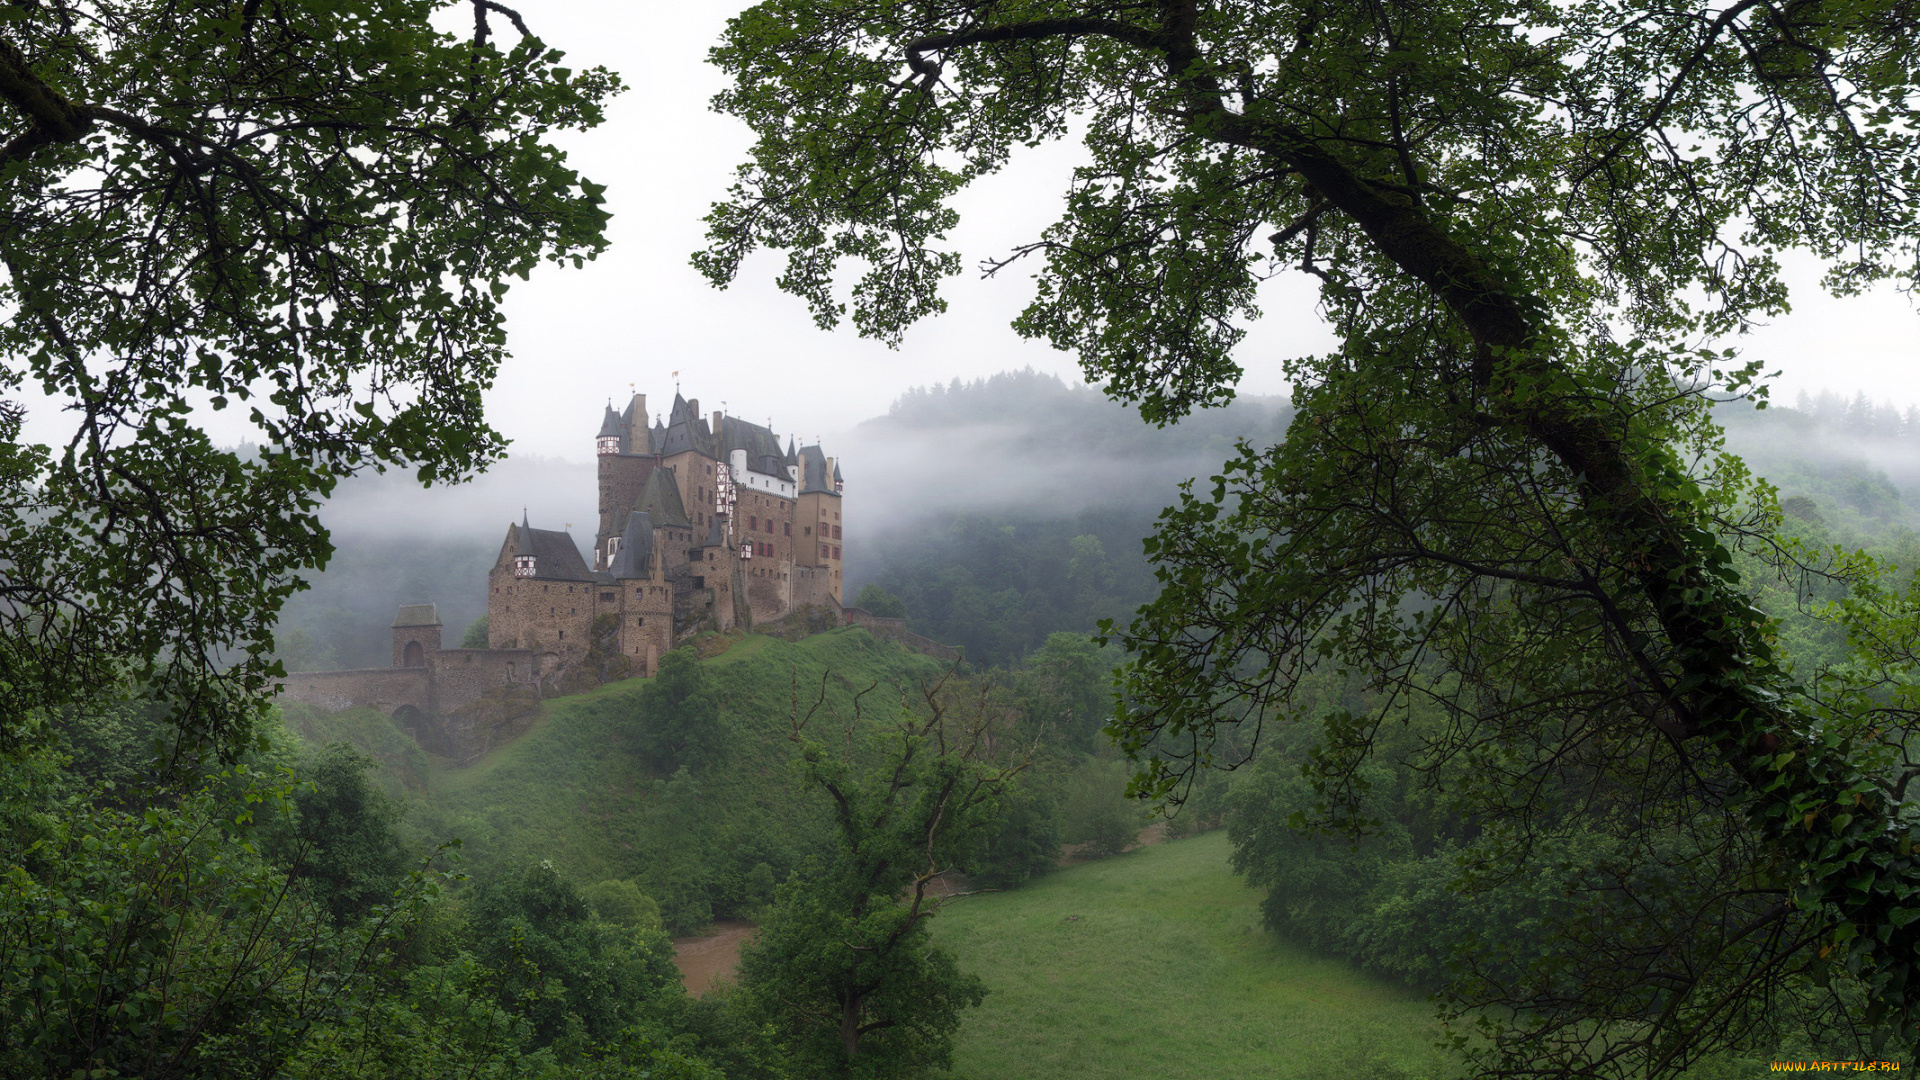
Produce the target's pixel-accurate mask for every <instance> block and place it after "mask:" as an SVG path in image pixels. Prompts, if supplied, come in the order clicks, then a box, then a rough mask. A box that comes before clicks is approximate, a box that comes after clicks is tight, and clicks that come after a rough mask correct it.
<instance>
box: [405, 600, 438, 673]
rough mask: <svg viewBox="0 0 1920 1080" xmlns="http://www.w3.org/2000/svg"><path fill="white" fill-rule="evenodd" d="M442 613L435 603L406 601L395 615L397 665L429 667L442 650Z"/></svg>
mask: <svg viewBox="0 0 1920 1080" xmlns="http://www.w3.org/2000/svg"><path fill="white" fill-rule="evenodd" d="M440 630H441V625H440V612H439V609H438V608H437V607H435V606H434V605H433V604H403V605H401V607H400V613H399V614H397V615H395V616H394V617H393V666H394V667H426V666H427V662H428V660H429V659H430V658H431V657H432V656H433V655H434V654H435V653H437V652H439V651H440Z"/></svg>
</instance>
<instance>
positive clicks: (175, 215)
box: [0, 0, 617, 742]
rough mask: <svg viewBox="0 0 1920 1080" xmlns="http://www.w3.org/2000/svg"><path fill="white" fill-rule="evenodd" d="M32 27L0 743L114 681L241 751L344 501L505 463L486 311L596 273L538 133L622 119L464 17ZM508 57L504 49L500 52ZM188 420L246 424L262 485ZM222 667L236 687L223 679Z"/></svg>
mask: <svg viewBox="0 0 1920 1080" xmlns="http://www.w3.org/2000/svg"><path fill="white" fill-rule="evenodd" d="M443 6H444V5H442V4H439V3H435V2H431V0H345V2H339V3H335V2H325V3H321V2H313V0H250V2H248V3H246V4H243V5H238V6H235V5H231V4H224V3H209V2H204V0H194V2H189V3H165V4H162V3H152V2H149V0H47V2H44V3H31V4H11V5H7V6H6V7H5V8H4V9H0V99H4V101H5V103H6V110H5V113H4V116H5V120H4V121H0V123H4V125H5V134H4V135H0V139H3V140H4V142H3V143H0V200H4V207H5V214H4V217H0V394H8V393H19V392H21V391H29V390H30V391H32V392H37V394H38V395H40V396H41V397H42V398H43V399H45V401H46V402H47V406H46V407H47V408H50V409H59V410H64V412H65V413H66V414H68V415H70V416H71V417H72V418H73V421H74V424H73V434H72V436H71V437H70V438H69V439H67V440H66V441H65V442H64V444H62V445H55V446H42V445H22V444H21V442H20V441H19V438H20V435H21V431H22V427H21V425H22V422H23V420H24V418H25V412H26V410H25V407H24V406H22V405H21V404H19V403H18V402H8V401H3V400H0V535H4V536H5V537H6V540H5V546H4V559H5V563H6V569H5V570H4V572H0V613H4V614H0V669H3V670H5V671H6V673H7V674H6V676H5V679H4V682H0V696H3V698H4V700H3V702H0V711H3V713H4V716H5V719H4V720H0V740H3V741H7V742H11V741H13V740H14V739H15V738H16V737H17V736H18V735H19V733H20V726H19V725H20V720H19V718H20V717H21V716H23V715H24V714H25V713H26V712H27V711H28V710H31V709H33V708H36V707H41V706H47V705H57V704H61V703H63V702H66V701H70V700H73V697H74V695H75V694H77V693H83V692H84V693H91V692H93V691H95V690H97V688H98V687H99V686H101V685H102V684H104V683H111V682H114V681H116V680H117V679H120V678H122V677H129V676H130V677H131V678H133V679H134V680H136V681H137V682H138V683H139V684H141V687H142V689H143V691H144V692H145V693H146V694H148V695H150V696H151V697H153V698H155V699H156V700H159V701H162V702H164V703H165V704H167V705H170V706H172V707H174V709H175V711H176V717H177V720H178V722H179V723H181V724H182V725H183V726H185V727H187V728H188V729H189V730H190V731H192V732H193V733H194V734H196V735H198V736H202V737H212V738H220V737H225V736H230V735H232V734H234V733H236V732H241V731H244V730H246V728H247V726H248V724H249V723H250V720H251V717H252V715H253V710H254V709H255V708H256V704H255V700H256V696H257V692H258V691H259V690H261V689H262V688H263V687H264V685H265V683H266V680H267V678H268V677H269V675H270V674H271V671H272V668H273V663H272V660H271V631H272V626H273V619H274V615H275V612H276V611H277V610H278V608H279V605H280V603H281V602H282V601H283V600H284V599H285V598H286V597H287V596H288V595H289V593H291V592H292V591H293V590H294V589H295V588H297V587H298V586H297V579H298V575H299V574H300V573H301V572H302V571H305V570H310V569H312V568H316V567H319V566H323V565H324V564H325V562H326V559H327V557H328V555H329V553H330V550H331V549H330V546H329V544H328V542H327V538H326V534H325V532H324V531H323V530H322V529H321V528H320V527H319V525H318V522H317V520H316V519H315V517H314V509H315V506H316V503H317V500H318V499H319V498H320V497H321V496H324V495H325V494H326V493H327V492H328V491H329V490H330V489H331V487H332V485H333V484H334V482H335V481H336V480H337V479H338V478H339V477H341V476H344V475H347V474H349V473H352V472H355V471H359V470H361V469H365V468H368V467H386V466H389V465H392V466H418V468H419V474H420V477H421V479H422V480H425V481H429V482H431V481H435V480H453V479H458V478H460V477H462V476H464V475H466V474H468V473H471V472H472V471H474V470H476V469H479V468H482V467H484V466H485V465H486V463H487V462H488V461H490V460H492V459H493V458H495V457H497V456H498V455H499V453H500V449H501V446H502V442H501V439H500V437H499V436H498V434H497V433H495V432H494V431H493V430H492V429H491V428H489V427H488V426H487V425H486V423H485V421H484V420H483V419H482V418H481V415H480V393H481V391H482V390H484V389H485V388H486V387H487V386H488V385H489V384H490V383H491V381H492V378H493V374H494V372H495V370H496V369H497V368H498V366H499V364H500V361H501V359H502V357H503V356H504V336H503V333H502V327H501V315H500V307H499V305H500V300H501V297H502V296H503V295H504V294H505V292H506V290H507V281H506V279H507V278H509V277H510V276H520V277H524V276H526V275H527V274H528V273H529V272H530V271H531V270H532V269H533V268H534V267H535V266H536V265H538V264H539V263H540V262H541V261H542V260H548V259H551V260H556V261H558V260H565V261H569V262H572V263H574V264H576V265H577V264H578V263H579V262H581V261H582V260H583V259H585V258H590V257H592V256H593V255H594V254H595V253H596V252H597V251H598V250H599V249H600V247H601V246H602V245H603V242H604V241H603V239H602V235H601V234H602V228H603V226H604V224H605V221H606V213H605V212H604V211H603V210H601V209H600V206H599V203H600V199H599V191H600V188H599V187H598V186H596V185H594V184H591V183H589V182H588V181H586V180H584V179H582V178H580V177H579V176H577V175H576V174H575V173H574V172H573V171H572V170H571V169H569V168H567V167H566V165H565V163H564V160H563V155H562V154H561V153H560V152H559V151H558V150H556V149H554V148H553V147H552V146H551V145H550V144H549V143H548V141H547V136H548V135H549V133H551V132H552V131H555V130H558V129H567V128H586V127H591V126H593V125H594V124H596V123H598V122H599V120H600V116H601V114H600V106H601V102H602V101H603V100H604V99H605V98H606V97H607V96H608V95H609V94H610V93H612V92H613V91H614V90H616V89H617V83H616V81H615V80H614V79H613V78H612V77H611V76H610V75H608V74H607V73H606V72H604V71H599V70H594V71H584V72H576V71H570V70H568V69H567V68H565V67H562V66H560V54H559V53H558V52H556V51H554V50H551V49H548V48H547V47H546V46H545V45H543V44H542V43H541V42H540V41H539V40H538V39H536V38H534V37H532V36H530V35H528V34H527V32H526V29H525V27H524V26H523V25H521V23H520V19H519V16H517V15H515V14H513V13H512V12H511V11H509V10H508V9H506V8H503V7H501V6H500V5H498V4H495V3H490V2H486V0H475V2H473V3H472V4H471V5H470V7H471V11H472V15H473V26H474V30H473V33H472V35H471V37H470V38H469V39H468V40H464V41H462V40H458V39H456V38H454V37H451V36H449V35H447V34H444V33H442V32H440V31H438V30H436V29H434V28H433V26H432V25H431V24H430V19H431V17H432V16H433V15H434V13H435V12H436V10H438V9H440V8H442V7H443ZM501 21H504V22H511V23H513V24H514V27H515V29H517V30H518V31H519V40H518V41H517V43H515V44H513V45H511V46H510V47H504V48H503V47H502V46H501V45H499V44H497V43H496V42H495V40H494V36H493V26H494V23H495V22H501ZM196 409H212V410H216V411H217V410H224V409H235V410H244V411H245V413H246V415H247V417H248V418H249V420H250V422H251V426H252V429H253V431H254V432H255V433H256V435H255V437H256V438H257V440H258V444H259V445H258V450H257V452H255V453H253V454H250V455H243V454H240V453H236V452H232V451H228V450H222V449H218V448H216V447H215V446H214V445H213V444H212V442H211V441H210V440H209V439H208V437H207V436H206V435H205V433H204V432H202V431H201V430H199V429H198V428H196V427H195V426H193V424H192V423H191V422H190V418H191V416H192V414H193V412H194V411H195V410H196ZM236 660H237V662H235V661H236Z"/></svg>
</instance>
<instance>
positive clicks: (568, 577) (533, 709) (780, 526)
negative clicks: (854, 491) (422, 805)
mask: <svg viewBox="0 0 1920 1080" xmlns="http://www.w3.org/2000/svg"><path fill="white" fill-rule="evenodd" d="M594 450H595V453H596V456H597V458H598V460H599V488H600V504H599V505H600V523H599V528H598V530H597V531H596V532H595V534H594V542H593V551H592V564H591V565H589V564H588V561H587V558H586V557H583V556H582V555H581V553H580V547H579V545H578V544H576V543H575V542H574V538H573V534H572V533H570V532H567V531H564V530H553V529H536V528H534V527H533V525H532V523H531V522H530V521H528V520H527V516H526V514H525V512H524V511H523V512H522V514H521V520H520V523H519V524H517V525H509V526H507V536H506V540H505V541H504V542H503V543H502V544H501V545H500V555H499V557H498V558H496V559H495V560H494V564H493V569H492V570H491V571H489V573H488V575H487V645H488V647H487V648H484V649H466V648H461V649H447V648H442V647H441V642H440V637H441V631H442V630H443V629H444V627H443V625H442V624H441V622H440V616H439V610H438V608H437V607H436V606H435V605H433V604H404V605H402V606H401V607H400V610H399V613H398V615H397V616H396V617H395V618H394V621H393V626H392V631H393V666H392V667H386V668H362V669H357V670H349V671H306V672H299V673H296V674H291V675H287V676H285V677H284V678H282V679H280V680H278V682H279V694H280V697H282V698H283V699H285V700H288V701H299V702H304V703H306V704H309V705H313V706H316V707H319V708H321V709H327V710H336V709H345V708H350V707H355V706H362V707H367V708H373V709H378V710H380V711H381V712H384V713H386V714H387V715H389V716H391V717H393V718H394V719H395V720H396V721H398V722H399V723H400V725H401V727H402V728H403V729H405V730H406V731H407V732H408V733H409V734H411V735H412V736H413V737H414V738H415V739H416V740H417V741H418V742H419V744H420V746H421V747H423V748H424V749H427V750H429V751H431V752H433V753H436V754H440V755H442V756H445V757H448V758H451V759H452V760H454V761H455V762H456V763H459V764H465V763H468V762H471V761H474V760H477V759H478V758H479V757H480V756H481V755H482V754H484V753H486V751H487V750H488V749H490V748H492V747H495V746H499V745H502V744H504V743H506V742H510V741H511V740H513V739H514V738H516V737H517V736H518V735H519V734H520V733H521V732H523V731H525V730H526V729H527V727H528V725H530V724H531V723H532V722H533V717H534V716H535V714H536V713H537V712H538V710H539V705H540V700H541V699H542V698H545V697H551V696H553V695H556V694H566V693H571V692H573V691H576V690H582V689H586V688H587V687H590V686H593V685H595V684H597V683H600V682H605V681H607V680H610V679H619V678H625V677H628V676H634V675H641V676H645V675H651V674H653V673H654V672H655V671H657V670H659V665H660V657H661V656H662V655H663V654H665V653H666V652H667V651H668V650H670V649H672V648H673V647H674V646H675V645H677V644H679V643H680V642H681V641H682V639H684V638H685V637H686V636H687V635H689V634H692V633H696V632H698V631H701V630H704V629H711V630H732V629H736V628H737V629H752V628H753V627H754V626H755V625H756V624H763V623H768V622H773V621H777V620H780V619H782V618H783V617H785V616H787V615H790V614H794V615H797V616H800V615H803V616H804V617H800V618H797V619H796V620H790V621H789V625H788V626H787V628H786V630H787V632H797V633H802V634H804V633H808V632H811V631H812V630H815V629H820V628H822V627H831V626H839V625H855V626H860V627H864V628H865V629H867V630H868V631H869V632H871V633H872V634H874V635H875V636H877V637H883V638H887V639H890V640H893V641H897V642H899V643H900V644H903V645H905V646H907V647H908V648H911V649H916V650H918V651H920V652H923V653H926V654H928V655H931V656H936V657H939V658H940V659H942V660H947V661H955V662H957V661H958V660H959V656H960V654H959V652H958V651H957V650H955V649H953V648H950V647H948V646H945V645H942V644H940V643H939V642H935V641H929V640H928V639H926V638H923V637H921V636H919V635H918V634H914V633H912V632H911V631H909V630H908V629H907V628H906V621H905V620H904V619H897V618H882V617H878V616H875V615H873V614H871V613H869V612H865V611H861V610H860V609H858V608H849V607H845V606H844V605H843V604H842V603H841V591H840V590H841V566H842V559H841V544H842V542H843V540H844V533H843V529H844V526H843V524H842V522H841V512H842V511H841V502H842V489H843V488H844V486H845V484H844V481H843V480H842V478H841V475H840V466H839V464H838V463H837V462H836V461H835V460H834V459H833V458H830V457H827V456H826V455H825V454H824V453H823V452H822V451H821V449H820V447H818V446H804V447H800V448H798V449H795V447H794V444H793V441H792V440H791V439H789V440H788V442H787V446H786V449H785V451H782V450H781V448H780V442H779V440H778V439H777V438H776V437H775V436H774V434H773V431H772V430H771V429H770V428H765V427H761V426H760V425H758V424H751V423H748V422H746V421H744V420H739V419H737V418H735V417H731V416H727V415H726V414H724V413H721V412H715V413H714V414H713V415H712V418H711V420H706V419H702V418H701V416H700V402H699V401H698V400H697V399H696V400H693V401H687V400H684V399H682V398H681V397H680V395H679V393H678V392H677V391H676V392H675V394H674V396H673V410H672V412H671V414H670V415H669V418H668V420H667V422H666V423H659V422H658V421H656V422H655V423H654V424H653V425H651V426H649V425H648V424H647V399H646V396H645V395H641V394H636V395H634V397H633V400H631V401H630V402H628V404H627V408H626V410H625V411H624V412H616V411H615V410H614V408H613V406H612V404H611V403H609V404H608V406H607V413H606V418H605V420H604V421H603V422H602V423H601V425H600V433H599V434H598V435H597V436H595V443H594Z"/></svg>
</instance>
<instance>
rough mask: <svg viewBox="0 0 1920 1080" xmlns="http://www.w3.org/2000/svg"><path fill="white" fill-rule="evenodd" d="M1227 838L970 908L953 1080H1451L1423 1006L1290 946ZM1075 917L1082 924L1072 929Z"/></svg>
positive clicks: (949, 937)
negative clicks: (963, 1008)
mask: <svg viewBox="0 0 1920 1080" xmlns="http://www.w3.org/2000/svg"><path fill="white" fill-rule="evenodd" d="M1259 899H1260V894H1259V893H1258V892H1257V891H1255V890H1253V889H1249V888H1247V887H1246V886H1245V885H1244V884H1242V883H1241V882H1240V881H1239V880H1238V879H1237V878H1235V877H1234V876H1233V873H1232V871H1231V870H1230V869H1229V868H1228V865H1227V838H1226V835H1225V834H1224V833H1221V832H1215V833H1209V834H1206V835H1203V836H1198V837H1193V838H1191V839H1187V840H1179V841H1175V842H1173V843H1169V844H1165V845H1162V846H1159V847H1153V848H1148V849H1145V850H1143V851H1137V852H1134V853H1133V854H1130V855H1122V856H1118V857H1116V858H1112V859H1106V860H1103V861H1100V862H1093V863H1084V864H1081V865H1079V866H1074V867H1069V868H1068V869H1065V870H1061V871H1059V872H1057V873H1055V874H1052V875H1049V876H1048V877H1045V878H1042V879H1040V880H1039V881H1036V882H1034V883H1033V884H1031V885H1028V886H1026V887H1025V888H1022V889H1019V890H1017V891H1014V892H1007V893H991V894H984V895H981V896H976V897H968V898H966V899H964V900H960V901H958V902H956V903H954V904H953V905H952V906H951V907H949V908H947V909H946V910H945V911H943V912H942V913H941V914H940V917H939V918H938V919H936V920H935V921H934V922H935V929H934V934H935V937H936V938H937V939H938V940H939V941H940V943H941V944H943V945H945V946H947V947H948V948H950V949H952V950H954V951H955V953H956V954H958V956H959V959H960V965H961V968H962V970H965V971H969V972H972V973H974V974H976V975H978V976H979V977H980V978H982V979H983V980H985V982H986V984H987V987H988V995H987V1000H986V1003H985V1004H984V1005H983V1006H981V1007H980V1008H979V1009H976V1010H972V1011H970V1012H969V1013H968V1014H967V1015H966V1018H965V1019H964V1020H963V1022H962V1026H961V1031H960V1037H959V1044H958V1049H957V1052H956V1055H955V1062H954V1064H955V1068H954V1072H953V1076H954V1077H955V1078H956V1080H1022V1078H1026V1077H1032V1078H1035V1080H1040V1078H1053V1077H1063V1076H1071V1077H1075V1078H1078V1080H1135V1078H1137V1080H1167V1078H1170V1077H1235V1078H1238V1077H1260V1078H1272V1080H1286V1078H1292V1077H1300V1078H1303V1080H1304V1078H1308V1077H1311V1078H1314V1080H1323V1078H1332V1077H1340V1078H1352V1080H1370V1078H1381V1080H1385V1078H1396V1080H1397V1078H1404V1077H1420V1076H1426V1075H1429V1074H1431V1075H1435V1076H1438V1075H1442V1074H1445V1073H1446V1072H1447V1071H1448V1070H1447V1059H1446V1058H1444V1057H1443V1056H1442V1054H1441V1052H1440V1051H1439V1050H1436V1049H1435V1048H1434V1046H1433V1044H1434V1042H1435V1040H1436V1038H1437V1037H1438V1035H1439V1030H1438V1027H1437V1025H1436V1024H1435V1022H1434V1019H1433V1010H1432V1006H1431V1005H1430V1004H1429V1003H1428V1002H1427V1001H1426V1000H1425V999H1423V998H1422V997H1421V996H1420V995H1419V994H1417V993H1415V992H1412V991H1409V990H1406V989H1404V988H1402V987H1400V986H1398V985H1397V984H1394V983H1390V982H1387V981H1385V980H1381V979H1376V978H1373V977H1371V976H1368V975H1366V974H1364V973H1362V972H1360V971H1357V970H1355V969H1354V968H1353V967H1351V966H1349V965H1348V964H1346V963H1344V962H1342V961H1339V960H1334V959H1329V958H1327V957H1323V956H1319V955H1316V954H1314V953H1313V952H1311V951H1309V950H1307V949H1304V948H1301V947H1299V946H1297V945H1293V944H1290V943H1288V942H1286V941H1282V940H1280V939H1279V938H1277V937H1275V936H1274V935H1273V934H1272V933H1270V932H1268V931H1266V930H1265V929H1263V928H1262V927H1261V925H1260V912H1259V907H1258V905H1259ZM1072 916H1077V918H1072Z"/></svg>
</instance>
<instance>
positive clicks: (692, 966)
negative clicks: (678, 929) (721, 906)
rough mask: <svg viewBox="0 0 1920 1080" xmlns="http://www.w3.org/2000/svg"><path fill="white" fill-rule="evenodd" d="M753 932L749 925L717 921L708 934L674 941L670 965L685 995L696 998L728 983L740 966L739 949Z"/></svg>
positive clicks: (733, 921) (728, 920)
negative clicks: (734, 970) (683, 987)
mask: <svg viewBox="0 0 1920 1080" xmlns="http://www.w3.org/2000/svg"><path fill="white" fill-rule="evenodd" d="M757 929H758V927H756V926H754V925H753V924H752V923H750V922H739V921H737V920H734V919H721V920H719V921H717V922H715V923H714V924H713V933H711V934H706V935H703V936H701V937H685V938H674V939H673V962H674V965H675V966H676V967H678V968H679V969H680V981H681V983H682V984H684V985H685V986H686V988H687V993H689V994H692V995H693V996H695V997H699V996H700V995H702V994H704V993H706V992H707V991H709V990H711V989H713V987H714V984H715V983H719V982H732V981H733V969H734V968H736V967H738V966H739V965H740V946H742V945H745V944H746V943H747V940H748V939H749V938H751V937H753V932H754V931H755V930H757Z"/></svg>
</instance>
